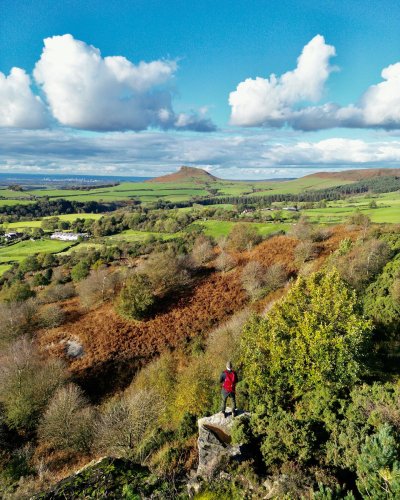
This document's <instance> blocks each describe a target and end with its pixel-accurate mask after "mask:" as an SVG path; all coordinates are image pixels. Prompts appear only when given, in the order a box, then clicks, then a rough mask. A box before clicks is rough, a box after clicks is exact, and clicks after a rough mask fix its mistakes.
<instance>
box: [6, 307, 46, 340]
mask: <svg viewBox="0 0 400 500" xmlns="http://www.w3.org/2000/svg"><path fill="white" fill-rule="evenodd" d="M36 312H37V302H36V300H35V299H29V300H27V301H25V302H0V346H1V344H5V343H7V342H9V341H10V340H13V339H14V338H15V337H17V336H18V335H21V334H24V333H29V332H30V330H31V328H32V326H33V325H34V321H35V316H36Z"/></svg>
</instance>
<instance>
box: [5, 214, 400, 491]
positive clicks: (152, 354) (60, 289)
mask: <svg viewBox="0 0 400 500" xmlns="http://www.w3.org/2000/svg"><path fill="white" fill-rule="evenodd" d="M171 217H172V216H169V218H168V217H164V219H163V217H162V216H161V214H158V215H155V214H154V213H153V212H152V211H147V212H146V211H144V212H143V211H142V212H141V211H137V212H126V213H121V214H119V215H118V214H117V213H116V214H115V215H110V216H106V217H104V218H103V219H100V220H98V221H89V222H85V221H84V220H82V221H77V222H74V223H73V225H72V229H74V230H80V229H83V228H86V229H87V230H88V229H89V230H90V231H93V232H98V234H108V233H111V234H112V233H113V232H118V231H120V230H121V229H125V228H126V227H134V228H141V229H149V228H154V227H157V229H158V230H159V231H162V230H163V229H164V230H171V227H169V226H170V225H171V224H172V223H174V224H175V226H174V229H173V230H174V231H179V230H180V229H182V228H185V227H186V226H187V225H190V224H192V223H193V222H195V221H196V219H195V218H191V215H190V214H185V213H179V212H176V213H175V215H174V216H173V217H172V218H171ZM174 217H175V218H174ZM59 223H60V222H59V221H58V220H57V219H56V218H54V219H53V220H51V219H49V220H47V221H46V222H45V224H46V225H49V227H50V226H51V228H54V227H56V226H57V225H58V224H59ZM52 224H55V225H56V226H52ZM164 226H165V227H164ZM167 226H168V227H167ZM70 227H71V226H70ZM0 284H1V290H0V300H1V302H0V357H1V359H0V491H1V495H2V497H3V498H10V499H14V498H49V499H50V498H81V497H82V498H85V497H88V496H90V495H91V496H92V497H94V498H102V495H103V494H104V491H107V496H108V497H110V498H138V497H137V496H135V495H139V497H140V495H141V497H144V498H187V495H188V493H187V488H186V485H187V481H188V477H189V476H190V471H192V470H193V469H195V468H196V464H197V447H196V440H197V419H198V418H200V417H203V416H205V415H211V414H214V413H216V412H218V411H219V408H220V387H219V384H218V380H219V374H220V372H221V370H222V369H223V368H224V366H225V364H226V361H227V360H228V359H230V360H231V361H232V362H233V365H234V366H235V367H236V368H237V370H238V372H239V379H240V382H239V384H238V389H237V392H238V406H239V407H240V408H241V409H243V410H248V411H249V415H250V416H249V417H248V418H245V419H238V420H237V422H236V424H235V425H234V429H233V431H232V432H233V439H234V442H237V443H240V444H242V445H247V446H248V447H250V449H251V450H252V454H251V457H250V458H249V459H248V460H247V461H245V462H244V463H240V464H235V463H230V464H226V466H224V470H223V471H222V472H223V473H222V472H221V471H220V470H219V471H216V473H215V475H214V476H213V477H212V478H211V479H210V480H209V481H205V482H204V483H202V485H201V488H200V490H199V492H198V494H197V497H196V498H199V499H201V498H202V499H212V498H238V499H239V498H265V495H266V482H269V483H273V484H274V485H275V487H276V488H278V489H277V490H276V493H275V497H274V498H288V499H291V498H293V499H297V498H315V499H328V498H348V499H350V498H360V497H362V498H393V499H394V498H398V496H399V495H400V476H399V474H400V468H399V467H400V448H399V442H400V441H399V438H400V410H399V398H400V389H399V388H400V386H399V374H400V372H399V363H398V361H399V351H398V345H399V339H398V332H399V324H400V235H399V231H398V227H397V226H394V225H377V224H371V222H370V220H369V218H368V217H367V216H365V215H363V214H362V213H360V212H358V213H357V212H356V213H355V214H354V215H353V216H352V217H350V219H348V220H347V221H346V222H345V223H344V224H342V225H338V226H319V225H317V224H312V223H310V221H309V220H308V219H307V218H306V217H301V218H300V219H299V220H298V222H297V223H296V224H294V225H292V226H291V228H290V230H289V231H288V232H287V234H275V235H274V234H272V235H271V236H267V237H262V236H260V234H259V232H258V231H257V230H256V229H255V227H254V226H252V225H251V224H249V223H246V222H242V223H240V222H238V223H237V224H235V225H234V226H233V227H232V230H231V232H230V233H229V235H228V236H227V237H221V238H219V239H218V240H215V239H213V238H211V237H209V236H206V235H205V234H203V233H202V231H201V230H193V231H186V232H185V231H183V232H182V233H181V234H180V235H179V237H177V238H175V239H171V240H163V239H155V238H154V239H148V240H146V241H142V242H140V243H135V244H129V243H124V242H121V243H118V242H114V244H112V245H104V246H95V247H92V248H90V247H82V249H79V246H78V247H77V250H76V251H74V249H72V250H71V251H69V252H67V253H59V254H55V255H53V254H49V253H39V254H35V255H31V256H28V257H26V258H24V259H22V260H20V261H19V262H17V263H15V264H13V266H12V267H11V269H10V270H8V271H7V272H5V273H4V274H3V276H2V278H1V281H0ZM104 456H106V457H119V458H118V460H120V461H119V462H118V461H117V462H112V463H109V464H108V465H107V469H106V470H108V471H109V472H108V473H107V474H109V475H110V476H109V477H110V478H112V480H111V479H109V480H107V477H108V476H107V474H106V475H104V474H105V472H104V471H99V470H97V472H95V473H94V474H95V475H94V476H93V477H92V476H90V474H89V472H87V474H86V476H85V477H86V479H85V483H84V484H82V483H76V484H75V483H74V482H73V480H70V482H67V483H60V486H56V488H59V489H58V490H57V489H56V490H54V488H55V486H54V485H55V483H56V482H57V481H59V480H61V479H63V478H65V477H67V476H69V475H70V474H72V473H73V472H74V471H76V470H78V469H80V468H81V467H82V466H83V465H85V464H87V463H89V462H91V461H92V460H96V459H98V458H100V457H104ZM99 474H100V475H99ZM95 478H97V479H95ZM71 481H72V482H71ZM63 485H64V486H63ZM276 485H278V486H276ZM63 488H64V489H63ZM102 488H103V489H102ZM57 491H58V493H56V492H57ZM102 492H103V493H102ZM35 495H36V496H35ZM57 495H58V496H57Z"/></svg>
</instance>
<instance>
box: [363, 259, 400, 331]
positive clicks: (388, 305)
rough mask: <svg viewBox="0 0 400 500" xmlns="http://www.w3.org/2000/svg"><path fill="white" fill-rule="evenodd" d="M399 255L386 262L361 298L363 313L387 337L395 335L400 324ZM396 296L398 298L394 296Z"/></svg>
mask: <svg viewBox="0 0 400 500" xmlns="http://www.w3.org/2000/svg"><path fill="white" fill-rule="evenodd" d="M399 273H400V256H398V257H396V258H395V259H393V260H392V261H391V262H389V263H388V264H386V266H385V267H384V269H383V271H382V273H381V274H380V275H379V276H378V278H377V279H376V280H375V281H374V282H372V283H371V284H370V285H369V286H368V287H367V289H366V291H365V295H364V298H363V303H364V304H363V305H364V311H365V314H367V315H368V316H369V317H371V318H372V319H373V320H374V322H375V324H376V325H377V326H379V330H380V331H381V332H382V333H383V334H384V335H385V337H389V336H391V335H393V336H394V335H396V334H397V331H398V326H399V324H400V300H399V299H400V295H398V296H397V295H396V286H397V288H398V291H397V293H400V286H399V285H398V283H400V281H399V279H398V278H397V276H398V274H399ZM396 297H398V298H396Z"/></svg>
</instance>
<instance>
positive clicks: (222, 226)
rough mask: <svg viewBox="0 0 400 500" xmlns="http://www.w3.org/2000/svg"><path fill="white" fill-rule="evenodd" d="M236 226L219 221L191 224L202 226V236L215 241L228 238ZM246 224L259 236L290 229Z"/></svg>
mask: <svg viewBox="0 0 400 500" xmlns="http://www.w3.org/2000/svg"><path fill="white" fill-rule="evenodd" d="M236 224H239V223H238V222H229V221H220V220H207V221H196V222H193V225H196V226H202V227H203V228H204V234H206V235H207V236H212V237H213V238H216V239H218V238H222V237H224V236H228V234H229V233H230V232H231V231H232V229H233V227H234V226H235V225H236ZM246 224H251V225H252V226H254V227H255V228H257V230H258V232H259V233H260V235H261V236H267V235H269V234H271V233H275V232H276V231H286V230H287V229H288V228H289V227H290V224H278V223H271V222H247V223H246Z"/></svg>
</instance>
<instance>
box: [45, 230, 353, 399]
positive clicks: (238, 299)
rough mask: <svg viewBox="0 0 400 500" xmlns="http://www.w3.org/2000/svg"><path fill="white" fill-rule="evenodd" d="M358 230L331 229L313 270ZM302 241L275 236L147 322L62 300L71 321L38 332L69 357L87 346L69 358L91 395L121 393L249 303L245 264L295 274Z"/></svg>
mask: <svg viewBox="0 0 400 500" xmlns="http://www.w3.org/2000/svg"><path fill="white" fill-rule="evenodd" d="M357 234H358V233H357V231H349V230H347V229H346V228H345V227H343V226H338V227H336V228H333V229H332V235H331V236H330V237H329V238H328V239H327V240H325V241H323V242H321V243H318V244H317V246H318V251H319V256H318V258H317V259H316V260H315V261H313V270H316V269H319V268H320V267H321V266H322V265H323V263H324V262H325V260H326V258H327V257H328V256H329V255H330V254H331V253H332V252H333V251H334V250H336V249H337V248H338V246H339V243H340V241H341V240H342V239H344V238H351V239H353V240H354V239H356V237H357ZM297 244H298V240H297V239H295V238H291V237H287V236H275V237H273V238H270V239H268V240H266V241H264V242H263V243H261V244H260V245H258V246H257V247H256V248H254V249H253V250H251V251H249V252H244V253H243V254H241V255H240V262H239V265H238V267H237V268H236V269H234V270H233V271H230V272H227V273H216V272H211V274H209V275H208V276H207V277H204V278H203V279H202V280H201V281H200V282H198V283H197V285H196V286H195V288H194V289H193V290H191V291H188V292H187V293H186V294H184V295H181V296H180V297H170V303H169V304H168V303H166V304H164V306H163V307H161V308H160V309H159V311H158V312H157V314H156V315H155V317H154V318H151V319H149V320H147V321H143V322H135V321H129V320H125V319H123V318H121V317H120V316H118V315H117V313H116V312H115V311H114V307H113V305H112V304H104V305H102V306H100V307H98V308H96V309H92V310H90V311H83V310H82V309H81V306H80V303H79V299H78V298H74V299H70V300H68V301H65V302H64V303H63V308H64V310H65V312H66V313H67V318H68V319H69V321H68V322H67V323H65V324H64V325H62V326H60V327H57V328H53V329H48V330H41V331H39V332H38V341H39V344H40V346H41V347H42V349H43V350H47V351H48V352H49V353H50V354H52V355H55V356H61V357H64V358H65V342H66V341H67V340H76V341H78V342H79V343H81V344H82V345H83V348H84V355H83V356H82V357H81V358H79V359H72V360H71V359H69V360H67V362H68V365H69V369H70V372H71V374H72V376H73V379H74V380H76V381H77V382H78V383H80V384H81V385H82V386H83V387H84V389H86V390H87V391H88V393H89V394H90V395H99V394H102V393H106V392H108V391H113V392H114V391H116V390H118V389H119V388H121V387H123V386H125V385H126V384H128V383H129V382H130V380H131V378H132V376H133V374H134V373H135V372H136V371H137V369H138V368H140V367H141V366H143V365H144V364H146V363H147V362H148V361H149V360H150V359H152V358H153V357H155V356H157V355H158V354H160V353H161V352H163V351H165V350H174V349H177V348H181V347H184V346H185V345H186V344H187V343H188V341H190V340H191V339H193V338H195V337H199V336H200V337H201V336H203V337H204V336H205V335H206V334H207V333H208V332H209V331H210V330H212V329H213V328H214V327H215V326H217V325H219V324H221V323H223V322H224V321H226V320H227V319H228V318H229V317H231V316H232V315H233V314H234V313H235V312H237V311H240V310H242V309H243V308H244V307H245V305H246V304H247V298H246V294H245V292H244V291H243V289H242V286H241V283H240V274H241V269H242V267H243V266H244V265H245V264H246V263H247V262H248V261H250V260H257V261H259V262H260V263H261V264H262V265H264V266H266V267H268V266H270V265H272V264H277V263H279V264H282V265H283V266H284V267H285V269H286V271H287V272H288V274H289V276H291V277H295V276H296V275H297V272H298V269H297V268H296V265H295V263H294V249H295V248H296V245H297ZM284 293H285V289H280V290H277V291H276V292H274V293H273V294H270V295H269V296H267V297H266V298H264V299H263V300H262V301H261V302H260V303H259V304H253V305H252V308H253V309H255V310H257V311H259V312H262V311H263V310H265V308H266V307H268V304H269V303H271V301H274V300H277V299H279V298H280V297H282V296H283V295H284Z"/></svg>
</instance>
